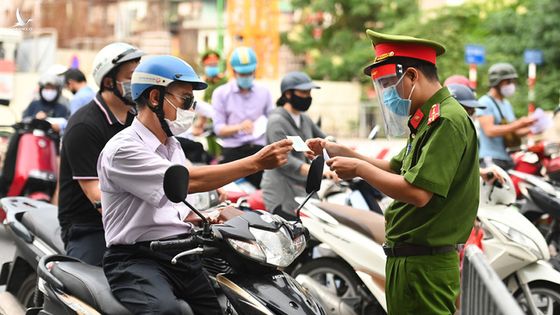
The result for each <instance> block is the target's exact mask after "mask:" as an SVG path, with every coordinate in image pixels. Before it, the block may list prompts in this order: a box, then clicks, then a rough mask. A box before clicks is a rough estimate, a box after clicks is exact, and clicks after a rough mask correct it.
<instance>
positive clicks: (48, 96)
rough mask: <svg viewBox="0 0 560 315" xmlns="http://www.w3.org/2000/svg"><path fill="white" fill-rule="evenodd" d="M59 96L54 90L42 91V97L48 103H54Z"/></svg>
mask: <svg viewBox="0 0 560 315" xmlns="http://www.w3.org/2000/svg"><path fill="white" fill-rule="evenodd" d="M57 95H58V91H57V90H53V89H42V90H41V96H42V97H43V99H44V100H45V101H47V102H52V101H54V100H55V99H56V96H57Z"/></svg>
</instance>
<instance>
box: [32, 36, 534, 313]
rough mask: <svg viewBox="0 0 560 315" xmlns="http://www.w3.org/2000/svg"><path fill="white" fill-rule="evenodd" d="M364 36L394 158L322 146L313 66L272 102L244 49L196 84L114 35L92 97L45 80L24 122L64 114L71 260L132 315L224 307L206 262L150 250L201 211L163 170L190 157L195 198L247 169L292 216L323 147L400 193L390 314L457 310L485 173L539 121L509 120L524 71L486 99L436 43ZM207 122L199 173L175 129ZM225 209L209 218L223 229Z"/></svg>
mask: <svg viewBox="0 0 560 315" xmlns="http://www.w3.org/2000/svg"><path fill="white" fill-rule="evenodd" d="M367 35H368V37H369V39H370V40H371V42H372V44H373V46H374V48H375V59H374V62H373V63H372V64H371V65H369V66H368V67H366V69H364V73H365V75H367V76H369V77H371V79H372V81H373V83H374V86H375V89H376V94H377V96H378V99H379V104H380V107H381V112H382V115H383V119H384V121H385V126H386V129H385V130H386V134H387V135H389V136H398V137H406V138H407V145H406V146H405V147H404V148H403V149H402V151H401V152H400V153H398V154H397V155H396V156H394V157H393V158H392V159H391V160H389V161H387V160H378V159H373V158H371V157H368V156H365V155H362V154H359V153H358V152H356V151H355V150H353V149H350V148H349V147H346V146H344V145H341V144H338V143H335V142H332V141H328V140H325V137H326V135H325V133H324V132H323V131H322V130H321V129H320V128H319V127H318V126H317V124H315V123H314V122H313V120H312V119H311V118H310V117H309V116H308V115H307V114H306V112H307V110H308V109H309V108H310V106H311V105H312V92H313V93H320V91H319V90H316V89H320V86H318V85H317V84H316V83H314V82H313V81H312V79H311V78H310V77H309V76H308V75H307V74H306V73H303V72H290V73H288V74H286V75H285V76H284V77H283V78H282V80H281V84H280V87H279V90H280V93H281V95H280V97H279V98H278V100H276V102H275V104H276V106H274V102H273V100H272V97H271V93H270V91H269V90H268V89H267V88H266V87H264V86H263V85H260V84H259V83H257V82H255V73H256V70H257V67H258V60H257V55H256V54H255V52H254V51H253V49H252V48H250V47H238V48H236V49H235V50H234V51H233V53H232V54H231V56H230V57H229V59H228V61H227V62H228V63H229V65H230V67H231V69H232V73H233V77H232V78H230V79H228V78H227V77H226V76H225V74H224V71H223V69H221V67H222V62H221V56H220V54H219V53H218V52H216V51H208V52H206V53H204V54H203V56H202V59H201V62H202V66H203V67H204V76H203V77H202V78H201V77H200V76H199V75H198V74H197V73H196V72H195V71H194V69H193V68H192V67H191V65H189V64H188V63H187V62H185V61H183V60H181V59H179V58H177V57H173V56H166V55H162V56H154V57H152V58H149V59H147V60H145V61H144V60H142V57H143V56H144V53H143V52H142V51H141V50H140V49H138V48H137V47H134V46H132V45H129V44H126V43H112V44H109V45H107V46H106V47H104V48H103V49H101V50H100V51H99V52H98V54H97V55H96V57H95V59H94V61H93V73H92V75H93V78H94V81H95V84H96V85H97V86H98V87H99V90H98V91H97V92H94V91H93V90H92V89H91V88H90V87H89V85H88V83H87V81H86V76H85V75H84V73H82V72H81V71H80V70H78V69H68V70H67V71H65V72H63V73H60V74H52V73H48V74H45V75H43V76H42V77H41V78H40V80H39V93H38V97H37V99H36V100H34V101H33V102H31V104H30V105H29V106H28V108H26V109H25V111H24V114H23V116H24V117H31V118H36V119H52V118H58V119H54V120H51V122H52V125H53V128H54V129H55V130H56V131H58V132H59V133H60V134H61V135H62V141H61V147H60V174H59V179H58V181H59V196H58V206H59V213H58V217H59V221H60V225H61V234H62V239H63V241H64V244H65V249H66V252H67V254H68V255H70V256H73V257H76V258H79V259H81V260H82V261H84V262H85V263H88V264H92V265H98V266H103V268H104V271H105V275H106V276H107V279H108V281H109V284H110V286H111V289H112V291H113V293H114V295H115V296H116V297H117V299H118V300H119V301H121V303H122V304H123V305H124V306H125V307H126V308H128V309H129V310H131V311H132V312H133V313H134V314H148V313H158V314H179V313H180V312H181V311H180V309H181V304H180V303H179V302H178V300H185V301H187V302H188V303H189V305H190V306H191V308H192V309H193V310H194V311H195V313H198V314H219V313H221V310H220V307H219V305H218V303H217V299H216V295H215V293H214V292H213V289H212V286H211V285H210V282H209V281H208V279H207V278H206V276H205V274H204V272H202V266H201V262H200V259H198V258H190V259H188V260H185V261H182V262H181V263H178V264H177V265H171V263H170V260H171V257H173V256H174V255H175V254H176V252H174V251H169V252H159V253H155V252H152V251H150V249H149V242H150V241H153V240H164V239H165V240H168V239H173V238H177V237H179V236H180V235H184V234H186V233H189V232H191V231H192V229H193V225H194V224H196V221H197V220H198V219H197V218H196V217H195V216H194V215H193V214H192V213H191V212H190V210H189V209H188V208H187V207H186V206H183V205H177V204H173V203H171V202H170V201H169V200H168V199H167V198H166V197H165V195H164V192H163V185H162V182H163V174H164V173H165V170H166V169H167V168H168V167H169V166H171V165H173V164H182V165H186V166H187V167H188V168H189V172H190V182H189V184H190V185H189V192H191V193H193V192H203V191H208V190H212V189H219V188H220V187H222V186H223V185H225V184H227V183H229V182H232V181H234V180H236V179H239V178H242V177H245V178H246V179H247V180H248V181H249V182H250V183H251V184H252V185H254V186H255V187H256V188H262V190H263V198H264V202H265V205H266V208H267V209H268V210H270V211H272V210H273V209H274V211H275V212H276V213H281V214H283V216H284V217H286V218H294V210H295V209H296V207H297V203H296V202H295V200H294V198H295V197H298V196H303V195H305V178H306V176H307V174H308V172H309V168H310V162H311V160H312V159H313V158H314V156H317V155H323V154H324V151H326V152H327V153H328V156H329V157H330V159H329V160H328V161H327V165H328V168H327V169H326V170H325V173H324V175H325V176H326V177H329V178H334V179H338V178H341V179H351V178H354V177H361V178H363V179H364V180H365V181H367V182H368V183H369V184H370V185H372V186H373V187H375V188H376V189H378V190H379V191H381V192H382V193H384V194H385V195H387V196H389V197H391V198H393V199H394V200H395V201H394V202H393V203H392V204H391V205H390V206H389V208H388V209H387V210H386V211H385V218H386V240H387V241H386V244H385V245H384V249H385V253H386V254H387V257H388V259H387V267H386V271H387V275H386V276H387V278H386V279H387V281H386V288H387V290H386V294H387V305H388V310H389V313H390V314H401V313H402V314H405V313H409V312H410V311H414V312H419V310H423V311H425V312H429V313H438V314H439V313H441V314H445V313H447V314H452V313H454V312H455V300H456V297H457V295H458V294H459V263H458V256H457V255H456V251H455V246H456V245H457V244H460V243H464V242H465V240H466V239H467V237H468V235H469V233H470V231H471V228H472V225H473V221H474V218H475V215H476V210H477V207H478V198H479V196H478V194H479V176H483V177H487V178H486V179H488V177H491V176H488V174H489V173H490V172H492V169H491V166H492V165H494V164H495V165H498V166H500V167H502V168H506V169H508V168H510V167H511V166H512V163H511V158H510V157H509V154H508V152H507V147H508V146H512V145H516V143H518V140H519V137H521V136H524V135H527V134H528V133H529V132H530V131H529V127H530V126H531V125H532V124H533V123H534V120H533V119H532V118H530V117H521V118H519V119H516V117H515V115H514V113H513V110H512V106H511V104H510V103H509V101H508V98H509V97H511V96H512V95H513V93H515V87H516V84H517V78H518V76H517V72H516V71H515V69H514V68H513V67H512V66H511V65H510V64H507V63H499V64H495V65H493V66H491V67H490V69H489V75H488V77H489V82H488V86H489V91H488V93H487V94H485V95H483V96H482V97H480V99H478V100H477V99H476V96H475V94H474V91H473V90H471V89H470V87H469V86H468V80H466V78H464V77H457V76H455V77H453V78H450V80H447V81H446V83H445V85H446V87H444V86H442V85H441V83H440V78H439V77H438V73H437V67H436V60H437V58H438V56H440V55H442V54H443V53H445V47H444V46H443V45H442V44H440V43H437V42H435V41H430V40H425V39H418V38H414V37H408V36H392V35H386V34H381V33H377V32H374V31H371V30H368V31H367ZM465 80H466V81H465ZM63 88H67V89H68V90H69V91H71V92H72V93H73V94H74V96H73V98H72V99H71V100H70V102H69V104H64V102H62V101H61V99H62V98H61V92H62V89H63ZM196 90H205V94H204V98H203V101H205V102H208V103H209V104H210V105H211V109H209V110H206V111H204V112H201V111H200V107H199V106H198V105H200V106H202V105H203V104H202V102H200V103H201V104H198V103H197V101H196V100H195V97H194V95H193V91H196ZM197 108H198V109H197ZM195 113H198V116H197V115H196V114H195ZM204 113H210V114H204ZM195 116H197V117H196V119H195ZM208 125H211V126H212V128H213V131H214V133H215V136H216V137H217V138H219V139H220V140H221V146H217V142H216V141H213V142H212V143H213V147H212V148H211V151H212V153H213V154H215V155H216V156H217V157H219V160H220V163H219V164H217V165H205V166H193V164H192V163H190V161H189V160H188V158H187V157H188V153H189V152H188V151H189V148H190V147H189V146H188V145H185V142H184V140H182V137H183V135H184V134H185V133H190V134H193V135H200V134H201V133H202V132H203V131H204V130H206V129H208V127H207V126H208ZM475 125H476V127H475ZM287 136H299V137H301V139H303V140H304V141H306V142H307V145H308V146H309V148H310V151H309V152H305V153H304V152H297V151H294V150H292V142H291V141H290V140H287V139H286V138H287ZM479 165H481V166H483V167H484V168H479ZM231 215H232V214H231V212H227V215H226V214H225V213H223V214H220V216H219V217H217V218H216V217H213V218H209V219H211V220H213V222H223V221H224V220H227V219H228V218H230V217H231ZM234 215H236V213H234ZM420 313H422V312H420Z"/></svg>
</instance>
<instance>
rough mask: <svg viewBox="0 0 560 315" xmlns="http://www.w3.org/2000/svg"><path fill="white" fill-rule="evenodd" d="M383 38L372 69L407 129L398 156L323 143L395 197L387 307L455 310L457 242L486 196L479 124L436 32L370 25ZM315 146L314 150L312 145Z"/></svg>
mask: <svg viewBox="0 0 560 315" xmlns="http://www.w3.org/2000/svg"><path fill="white" fill-rule="evenodd" d="M367 34H368V36H369V38H370V39H371V41H372V43H373V45H374V48H375V55H376V57H375V59H374V62H373V64H371V65H370V66H368V67H367V68H366V69H365V71H364V72H365V74H367V75H369V76H371V78H372V80H373V82H374V85H375V89H376V93H377V95H378V98H379V103H380V105H381V109H382V113H383V118H384V120H385V129H386V132H387V134H388V135H390V136H405V135H407V136H408V141H407V146H406V147H405V148H403V150H402V151H401V152H400V153H399V154H397V155H396V156H395V157H393V158H392V159H391V161H384V160H378V159H372V158H369V157H366V156H363V155H360V154H358V153H356V152H355V151H354V150H351V149H350V148H348V147H345V146H342V145H340V144H335V143H331V142H326V141H324V140H320V139H314V140H308V145H309V147H310V148H311V150H312V151H313V154H321V153H322V150H323V148H324V149H326V150H327V152H328V154H329V156H331V157H333V158H331V159H330V160H328V161H327V165H329V166H330V168H331V169H332V170H334V171H336V173H337V174H338V176H339V177H341V178H344V179H347V178H353V177H357V176H359V177H362V178H363V179H365V180H366V181H367V182H368V183H369V184H371V185H372V186H374V187H375V188H377V189H379V190H380V191H381V192H383V193H385V194H386V195H388V196H389V197H392V198H393V199H395V201H394V202H393V203H392V204H391V205H390V206H389V208H388V209H387V210H386V211H385V220H386V221H385V222H386V224H385V225H386V229H385V233H386V243H385V245H384V251H385V254H386V255H387V264H386V277H387V278H386V285H385V288H386V291H385V292H386V297H387V307H388V312H389V314H453V313H454V312H455V300H456V298H457V296H458V295H459V259H458V255H457V252H456V245H457V244H460V243H464V242H465V241H466V240H467V238H468V236H469V233H470V231H471V228H472V226H473V222H474V219H475V216H476V209H477V205H478V199H479V178H478V176H479V173H478V168H479V165H478V154H477V138H476V131H475V128H474V125H473V123H472V121H471V120H470V119H469V118H468V117H467V115H466V113H465V111H464V110H463V108H462V107H461V105H459V103H458V102H457V101H456V100H455V99H454V98H453V97H452V96H451V94H450V92H449V90H448V89H447V88H442V87H441V85H440V83H439V80H438V75H437V69H436V66H435V65H436V57H437V56H439V55H441V54H443V53H444V52H445V48H444V47H443V46H442V45H441V44H439V43H436V42H434V41H429V40H425V39H418V38H414V37H409V36H392V35H385V34H381V33H377V32H373V31H371V30H368V31H367ZM310 154H311V152H310Z"/></svg>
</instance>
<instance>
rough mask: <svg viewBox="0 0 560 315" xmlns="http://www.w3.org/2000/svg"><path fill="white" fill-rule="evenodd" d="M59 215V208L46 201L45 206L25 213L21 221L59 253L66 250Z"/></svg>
mask: <svg viewBox="0 0 560 315" xmlns="http://www.w3.org/2000/svg"><path fill="white" fill-rule="evenodd" d="M57 216H58V209H57V208H56V207H54V206H52V205H49V204H46V203H45V206H42V207H40V208H36V209H33V210H32V211H26V212H25V213H23V217H22V219H21V223H22V224H23V225H24V226H25V227H26V228H27V229H28V230H29V231H30V232H31V233H33V235H35V236H36V237H38V238H39V239H41V240H42V241H43V242H45V243H46V244H47V245H49V246H50V247H51V248H52V249H54V250H55V251H56V252H57V253H58V254H63V253H64V252H65V250H64V243H63V242H62V238H61V236H60V224H59V223H58V217H57Z"/></svg>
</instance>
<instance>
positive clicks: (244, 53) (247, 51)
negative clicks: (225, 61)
mask: <svg viewBox="0 0 560 315" xmlns="http://www.w3.org/2000/svg"><path fill="white" fill-rule="evenodd" d="M229 63H230V64H231V67H232V68H233V70H234V71H235V72H237V73H241V74H246V73H251V72H255V69H256V68H257V54H255V51H254V50H253V48H251V47H237V48H235V50H234V51H233V53H232V54H231V57H230V59H229Z"/></svg>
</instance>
